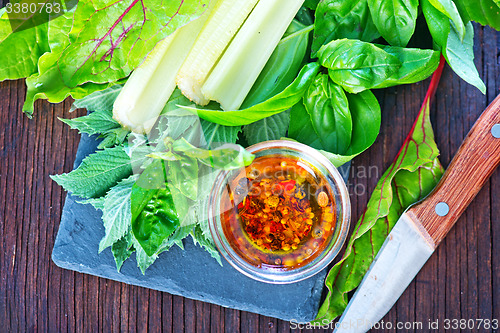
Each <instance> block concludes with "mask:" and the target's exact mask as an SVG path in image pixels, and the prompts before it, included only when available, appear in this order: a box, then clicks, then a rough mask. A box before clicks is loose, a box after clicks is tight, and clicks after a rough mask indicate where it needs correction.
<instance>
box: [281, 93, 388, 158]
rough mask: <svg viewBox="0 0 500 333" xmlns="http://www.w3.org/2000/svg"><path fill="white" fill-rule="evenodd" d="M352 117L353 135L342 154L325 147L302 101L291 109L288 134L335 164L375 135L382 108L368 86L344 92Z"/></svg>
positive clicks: (351, 155) (363, 147)
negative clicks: (352, 91)
mask: <svg viewBox="0 0 500 333" xmlns="http://www.w3.org/2000/svg"><path fill="white" fill-rule="evenodd" d="M346 96H347V100H348V103H349V110H350V112H351V117H352V136H351V137H352V139H351V143H350V145H349V147H348V148H347V151H346V153H345V154H344V155H341V154H337V153H332V152H330V151H326V148H325V147H323V145H322V144H321V141H320V138H319V137H318V135H317V134H316V132H315V131H314V128H313V126H312V122H311V119H310V117H309V114H308V113H307V111H306V108H305V106H304V104H303V103H298V104H296V105H295V106H294V107H293V108H292V110H291V116H290V117H291V121H290V128H289V129H288V135H289V137H290V138H292V139H295V140H298V141H300V142H302V143H305V144H308V145H310V146H311V147H314V148H316V149H318V150H320V151H321V152H322V153H323V155H325V156H326V157H327V158H328V159H329V160H330V161H331V162H332V163H333V165H335V166H336V167H339V166H341V165H343V164H345V163H347V162H348V161H350V160H352V159H353V158H354V157H356V156H357V155H359V154H361V153H362V152H363V151H365V150H366V149H368V148H369V147H370V146H371V145H372V144H373V143H374V142H375V139H376V138H377V136H378V133H379V131H380V124H381V116H382V113H381V110H380V105H379V103H378V101H377V98H375V96H374V95H373V93H372V92H371V91H369V90H366V91H363V92H362V93H359V94H349V93H347V94H346Z"/></svg>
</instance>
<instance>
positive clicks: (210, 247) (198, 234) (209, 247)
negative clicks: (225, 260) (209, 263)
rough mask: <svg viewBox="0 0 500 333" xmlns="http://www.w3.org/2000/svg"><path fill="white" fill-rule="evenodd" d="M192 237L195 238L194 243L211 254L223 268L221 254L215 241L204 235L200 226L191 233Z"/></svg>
mask: <svg viewBox="0 0 500 333" xmlns="http://www.w3.org/2000/svg"><path fill="white" fill-rule="evenodd" d="M191 237H192V238H193V242H194V244H195V245H198V244H199V245H200V246H201V247H202V248H203V249H205V251H207V252H208V253H210V255H211V256H212V258H214V259H215V260H217V262H218V263H219V265H221V266H222V260H221V258H220V254H219V252H218V251H217V249H216V248H215V245H214V243H213V241H212V240H211V239H210V238H208V237H207V236H206V235H205V234H204V233H203V231H202V229H201V227H200V226H199V225H196V226H195V227H194V228H193V230H192V231H191Z"/></svg>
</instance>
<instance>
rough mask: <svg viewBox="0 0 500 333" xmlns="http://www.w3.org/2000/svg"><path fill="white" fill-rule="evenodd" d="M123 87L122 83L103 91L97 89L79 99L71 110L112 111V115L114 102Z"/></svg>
mask: <svg viewBox="0 0 500 333" xmlns="http://www.w3.org/2000/svg"><path fill="white" fill-rule="evenodd" d="M122 88H123V85H121V84H115V85H113V86H111V87H109V88H107V89H104V90H102V91H96V92H93V93H92V94H90V95H88V96H85V97H83V98H82V99H77V100H76V101H75V102H74V103H73V105H72V106H71V110H76V109H80V108H81V109H87V110H89V111H110V112H109V113H110V114H111V116H112V115H113V113H112V112H111V111H112V110H113V104H114V102H115V100H116V98H117V97H118V94H119V93H120V90H121V89H122Z"/></svg>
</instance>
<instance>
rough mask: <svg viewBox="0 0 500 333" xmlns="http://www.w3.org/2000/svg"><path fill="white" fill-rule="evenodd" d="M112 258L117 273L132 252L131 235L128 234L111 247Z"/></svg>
mask: <svg viewBox="0 0 500 333" xmlns="http://www.w3.org/2000/svg"><path fill="white" fill-rule="evenodd" d="M111 252H112V253H113V258H115V263H116V270H117V271H118V272H119V271H120V269H121V267H122V265H123V263H124V262H125V260H127V259H128V258H130V256H131V255H132V253H134V250H133V249H132V234H131V233H130V232H128V233H127V234H126V235H125V236H123V237H122V238H120V239H119V240H117V241H116V242H115V243H114V244H113V246H111Z"/></svg>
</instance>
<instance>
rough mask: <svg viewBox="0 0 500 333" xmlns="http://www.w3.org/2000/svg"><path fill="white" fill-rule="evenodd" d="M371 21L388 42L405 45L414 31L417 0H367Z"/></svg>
mask: <svg viewBox="0 0 500 333" xmlns="http://www.w3.org/2000/svg"><path fill="white" fill-rule="evenodd" d="M368 6H369V8H370V12H371V16H372V19H373V23H374V24H375V26H376V27H377V30H378V31H379V32H380V34H381V35H382V37H384V39H385V40H386V41H388V42H389V44H391V45H394V46H402V47H405V46H406V45H407V44H408V42H409V41H410V38H411V36H413V33H414V32H415V26H416V24H417V16H418V0H368Z"/></svg>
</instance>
